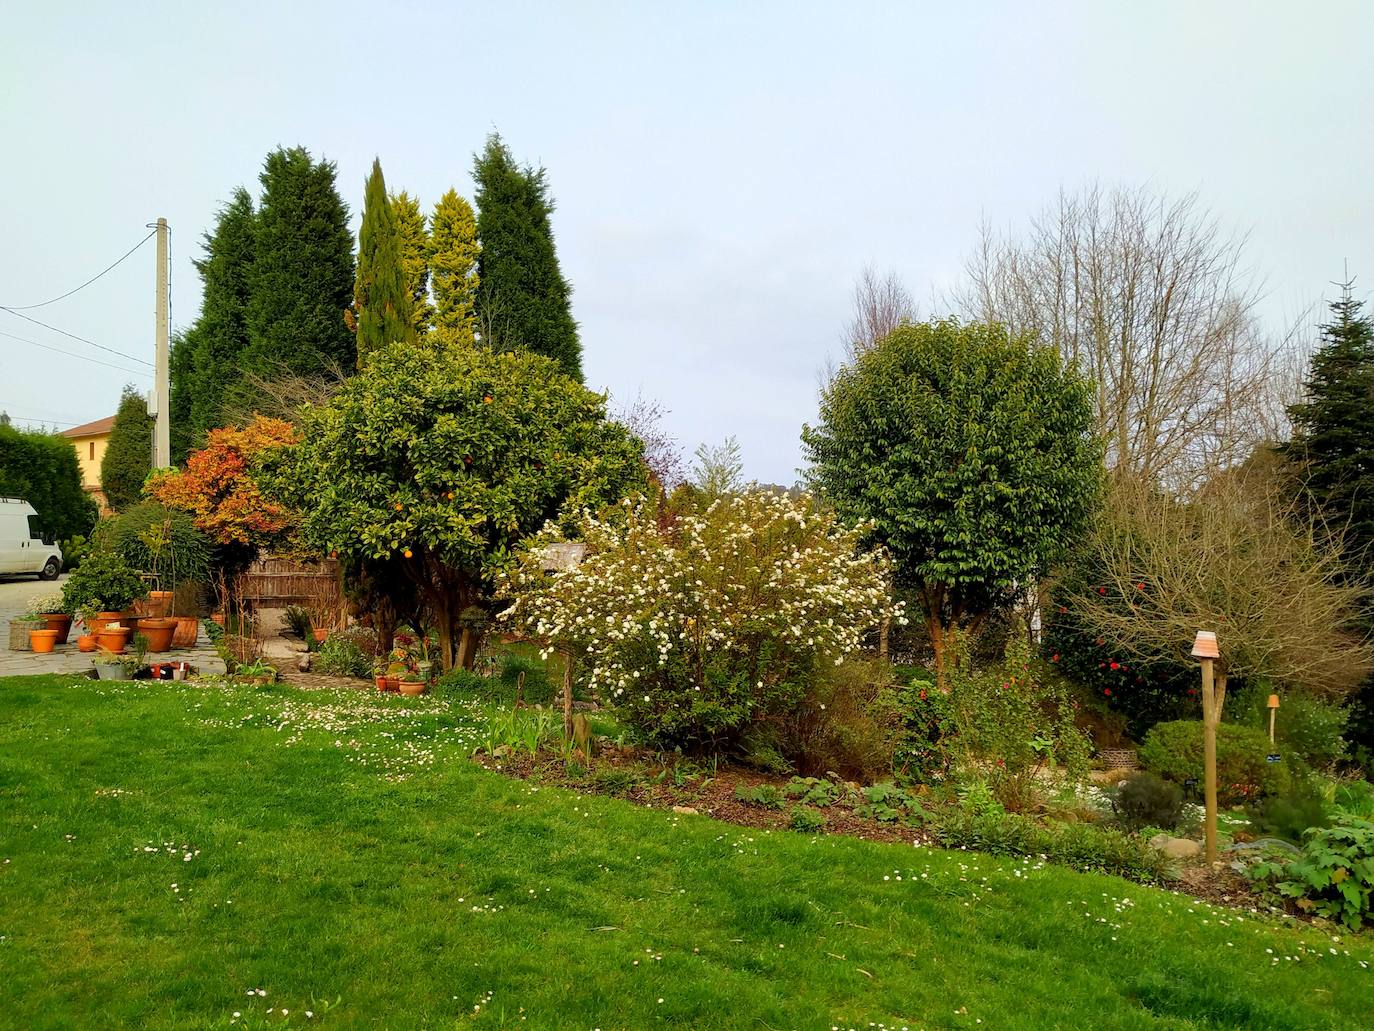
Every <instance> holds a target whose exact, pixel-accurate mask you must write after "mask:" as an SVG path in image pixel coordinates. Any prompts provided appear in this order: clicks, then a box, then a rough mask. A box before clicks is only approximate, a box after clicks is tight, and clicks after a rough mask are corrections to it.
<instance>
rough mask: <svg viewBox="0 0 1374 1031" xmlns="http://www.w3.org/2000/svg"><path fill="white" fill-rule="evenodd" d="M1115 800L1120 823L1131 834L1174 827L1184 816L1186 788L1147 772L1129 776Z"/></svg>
mask: <svg viewBox="0 0 1374 1031" xmlns="http://www.w3.org/2000/svg"><path fill="white" fill-rule="evenodd" d="M1111 798H1112V811H1113V812H1114V813H1115V814H1116V818H1117V820H1118V821H1119V822H1120V823H1121V825H1122V826H1124V827H1125V828H1126V829H1127V830H1130V831H1138V830H1140V828H1141V827H1146V826H1153V827H1162V828H1174V827H1177V826H1178V822H1179V820H1180V819H1182V816H1183V789H1182V788H1180V787H1179V786H1178V785H1177V784H1175V783H1173V782H1171V781H1167V780H1165V779H1163V778H1162V777H1159V776H1156V775H1155V774H1153V773H1150V772H1148V771H1146V770H1141V771H1140V772H1138V773H1133V774H1131V776H1129V777H1127V778H1126V780H1125V782H1124V783H1122V785H1121V786H1120V787H1118V788H1117V789H1116V791H1115V792H1113V793H1112V796H1111Z"/></svg>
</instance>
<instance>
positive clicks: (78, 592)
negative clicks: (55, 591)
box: [62, 551, 147, 612]
mask: <svg viewBox="0 0 1374 1031" xmlns="http://www.w3.org/2000/svg"><path fill="white" fill-rule="evenodd" d="M146 593H147V589H146V587H145V586H144V583H143V578H142V577H141V576H139V575H138V573H137V572H136V571H135V570H133V569H131V568H130V567H129V564H128V563H127V562H125V561H124V559H122V558H121V557H120V556H119V555H116V554H113V553H111V552H103V551H97V552H95V553H94V554H92V555H91V556H90V557H89V558H88V559H86V561H85V562H83V563H81V567H80V568H79V569H77V570H76V571H75V572H73V573H72V575H71V576H69V577H68V578H67V582H66V583H64V584H63V585H62V607H63V610H64V611H67V612H86V611H92V612H123V611H124V610H125V609H127V608H128V607H129V606H130V605H132V604H133V603H134V601H135V600H137V599H139V598H142V597H143V596H144V595H145V594H146Z"/></svg>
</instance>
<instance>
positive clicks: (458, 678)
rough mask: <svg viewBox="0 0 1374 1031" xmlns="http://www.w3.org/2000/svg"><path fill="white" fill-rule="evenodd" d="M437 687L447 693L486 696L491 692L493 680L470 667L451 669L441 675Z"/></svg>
mask: <svg viewBox="0 0 1374 1031" xmlns="http://www.w3.org/2000/svg"><path fill="white" fill-rule="evenodd" d="M435 687H437V688H438V690H440V691H442V692H443V693H445V694H455V695H464V696H476V697H479V698H486V697H488V696H489V695H490V694H491V688H492V682H491V681H490V680H489V679H487V678H486V677H484V676H482V675H481V674H478V673H474V672H472V670H470V669H462V668H457V669H451V670H449V671H448V672H447V673H445V674H444V675H443V676H441V677H440V678H439V679H438V681H436V683H435Z"/></svg>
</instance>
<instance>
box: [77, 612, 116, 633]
mask: <svg viewBox="0 0 1374 1031" xmlns="http://www.w3.org/2000/svg"><path fill="white" fill-rule="evenodd" d="M123 618H124V613H122V612H97V613H96V616H95V625H94V626H88V627H87V628H86V629H87V630H88V631H89V632H91V633H93V634H98V633H100V631H101V630H102V629H103V628H104V627H107V626H109V625H110V624H111V623H118V622H119V621H120V620H122V619H123Z"/></svg>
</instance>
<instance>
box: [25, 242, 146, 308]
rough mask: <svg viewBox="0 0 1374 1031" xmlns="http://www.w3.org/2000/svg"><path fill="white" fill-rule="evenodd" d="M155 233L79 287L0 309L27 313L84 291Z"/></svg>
mask: <svg viewBox="0 0 1374 1031" xmlns="http://www.w3.org/2000/svg"><path fill="white" fill-rule="evenodd" d="M156 233H157V230H153V232H151V233H149V234H148V235H147V236H145V237H144V238H143V239H142V240H139V241H138V243H136V244H134V245H133V246H132V247H130V248H129V249H128V250H127V251H125V252H124V253H123V254H121V255H120V256H119V257H118V258H116V259H115V260H114V262H113V263H111V264H109V265H106V266H105V267H104V268H103V269H101V270H100V271H99V272H97V273H96V274H95V275H93V276H91V278H90V279H88V280H86V282H84V283H82V284H81V285H80V286H74V287H72V288H71V289H70V290H68V291H67V292H66V293H65V294H58V295H57V296H56V297H54V298H52V299H50V300H47V301H39V302H38V303H37V304H0V308H4V309H5V310H6V311H8V312H21V311H29V310H30V309H32V308H44V307H47V306H48V305H49V304H56V303H57V302H58V301H62V300H65V299H66V298H68V297H70V296H71V295H72V294H74V293H76V292H77V291H79V290H84V289H86V287H88V286H90V285H91V284H92V283H94V282H95V281H96V280H97V279H99V278H100V277H101V276H103V275H104V274H105V273H106V272H109V271H110V270H111V269H113V268H114V267H115V266H117V265H118V264H119V263H120V262H122V261H123V260H124V259H125V258H127V257H128V256H129V255H131V254H133V253H134V251H136V250H138V249H139V248H140V247H142V246H143V245H144V244H145V243H147V242H148V241H149V240H151V239H152V238H153V237H154V236H155V235H156Z"/></svg>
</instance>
